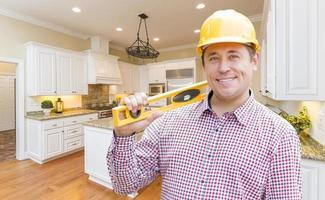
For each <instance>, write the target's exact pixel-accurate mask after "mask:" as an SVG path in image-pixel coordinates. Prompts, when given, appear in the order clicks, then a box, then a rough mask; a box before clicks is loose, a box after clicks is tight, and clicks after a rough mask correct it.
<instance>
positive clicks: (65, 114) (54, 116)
mask: <svg viewBox="0 0 325 200" xmlns="http://www.w3.org/2000/svg"><path fill="white" fill-rule="evenodd" d="M97 112H98V111H96V110H89V109H82V108H79V109H71V110H66V111H64V112H63V113H52V112H51V113H50V115H44V113H43V112H42V111H37V112H29V113H27V114H26V115H25V117H26V118H28V119H34V120H40V121H42V120H50V119H58V118H64V117H72V116H77V115H86V114H92V113H97Z"/></svg>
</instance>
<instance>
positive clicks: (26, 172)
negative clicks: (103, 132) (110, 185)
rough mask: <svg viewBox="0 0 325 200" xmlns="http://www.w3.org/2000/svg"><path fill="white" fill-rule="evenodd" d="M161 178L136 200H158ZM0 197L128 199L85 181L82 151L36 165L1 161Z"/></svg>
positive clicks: (50, 199) (26, 199)
mask: <svg viewBox="0 0 325 200" xmlns="http://www.w3.org/2000/svg"><path fill="white" fill-rule="evenodd" d="M160 190H161V178H158V179H157V180H156V181H154V182H153V183H152V184H150V185H149V186H148V187H146V188H144V189H142V190H141V191H140V192H139V195H138V197H137V198H136V199H137V200H156V199H160ZM0 199H6V200H20V199H24V200H83V199H85V200H88V199H91V200H102V199H107V200H110V199H114V200H131V199H132V198H129V197H126V196H121V195H117V194H115V193H114V192H113V191H112V190H109V189H107V188H105V187H103V186H101V185H99V184H96V183H94V182H91V181H89V180H88V175H87V174H85V173H84V152H83V151H80V152H77V153H74V154H71V155H69V156H66V157H63V158H60V159H57V160H53V161H50V162H48V163H45V164H43V165H39V164H37V163H35V162H33V161H31V160H26V161H17V160H10V161H4V162H0Z"/></svg>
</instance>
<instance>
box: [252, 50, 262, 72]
mask: <svg viewBox="0 0 325 200" xmlns="http://www.w3.org/2000/svg"><path fill="white" fill-rule="evenodd" d="M259 60H260V54H259V53H256V54H255V55H254V56H253V57H252V61H251V62H252V64H253V70H254V71H256V70H257V65H258V63H259Z"/></svg>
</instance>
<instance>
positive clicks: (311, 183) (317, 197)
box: [301, 159, 325, 200]
mask: <svg viewBox="0 0 325 200" xmlns="http://www.w3.org/2000/svg"><path fill="white" fill-rule="evenodd" d="M301 165H302V178H303V189H302V190H303V198H302V199H303V200H323V199H325V190H324V189H323V187H324V185H325V163H324V162H319V161H314V160H307V159H303V160H302V163H301Z"/></svg>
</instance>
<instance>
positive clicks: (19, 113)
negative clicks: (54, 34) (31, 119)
mask: <svg viewBox="0 0 325 200" xmlns="http://www.w3.org/2000/svg"><path fill="white" fill-rule="evenodd" d="M0 61H1V62H7V63H13V64H16V159H17V160H24V159H27V158H28V157H27V155H26V149H25V139H26V137H25V76H24V75H25V67H24V61H23V60H22V59H17V58H9V57H0Z"/></svg>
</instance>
